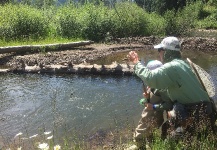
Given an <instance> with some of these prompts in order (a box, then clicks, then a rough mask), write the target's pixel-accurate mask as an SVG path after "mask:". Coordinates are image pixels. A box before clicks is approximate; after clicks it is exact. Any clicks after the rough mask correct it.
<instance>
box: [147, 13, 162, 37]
mask: <svg viewBox="0 0 217 150" xmlns="http://www.w3.org/2000/svg"><path fill="white" fill-rule="evenodd" d="M147 15H148V16H147V19H148V20H147V21H148V24H147V27H146V28H147V29H146V33H145V35H147V36H150V35H161V36H164V35H165V33H166V21H165V19H164V18H163V17H162V16H160V15H158V14H157V13H150V14H147Z"/></svg>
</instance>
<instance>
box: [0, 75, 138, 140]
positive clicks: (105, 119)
mask: <svg viewBox="0 0 217 150" xmlns="http://www.w3.org/2000/svg"><path fill="white" fill-rule="evenodd" d="M0 78H1V81H2V82H1V83H0V92H1V93H0V100H1V110H0V111H1V116H0V118H1V131H0V132H1V135H2V136H3V137H4V138H6V139H7V138H10V139H11V138H12V137H14V136H15V135H16V134H17V133H19V132H22V133H25V135H23V136H32V135H34V134H36V133H38V132H39V130H41V129H43V130H45V131H53V130H54V126H55V127H56V128H55V130H57V131H58V134H61V133H62V132H64V130H65V126H67V130H68V131H71V130H73V129H75V128H76V130H77V131H78V132H81V133H79V134H89V133H94V132H95V131H97V130H99V129H108V128H114V127H116V126H119V125H121V124H123V126H124V122H125V123H126V122H127V121H128V122H130V123H131V125H134V122H135V121H136V122H137V121H138V117H139V116H138V114H139V113H140V112H141V110H142V106H140V105H139V99H140V98H141V96H142V94H141V93H142V91H141V89H142V88H141V87H142V86H141V82H140V80H138V79H137V78H135V77H108V76H107V77H106V76H103V77H99V76H77V75H71V76H64V77H61V76H46V75H37V74H35V75H33V74H27V75H26V74H23V75H10V74H8V75H1V76H0ZM129 91H130V92H129ZM129 116H130V117H129ZM115 120H116V121H115ZM125 125H126V124H125ZM123 126H122V127H123ZM120 127H121V126H120ZM27 134H28V135H27Z"/></svg>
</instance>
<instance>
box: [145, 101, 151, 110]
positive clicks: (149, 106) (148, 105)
mask: <svg viewBox="0 0 217 150" xmlns="http://www.w3.org/2000/svg"><path fill="white" fill-rule="evenodd" d="M145 107H146V108H145V109H147V110H153V105H152V104H151V103H146V104H145Z"/></svg>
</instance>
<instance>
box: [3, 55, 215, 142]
mask: <svg viewBox="0 0 217 150" xmlns="http://www.w3.org/2000/svg"><path fill="white" fill-rule="evenodd" d="M139 55H140V56H145V57H143V58H142V57H141V59H143V60H144V61H147V60H149V59H150V58H157V57H158V56H157V53H156V52H153V51H140V52H139ZM183 55H184V57H189V58H190V59H192V61H193V62H195V63H196V64H198V65H200V66H201V67H203V68H205V70H206V71H207V72H208V73H210V74H211V76H212V77H213V78H214V82H215V85H216V84H217V82H216V81H217V74H216V72H217V62H216V61H217V59H216V56H214V55H210V54H204V53H201V52H197V53H195V52H193V53H192V52H183ZM117 56H118V57H115V59H116V60H123V59H124V58H125V56H126V55H125V54H121V53H120V54H117ZM111 58H112V57H111ZM111 58H109V57H108V59H104V60H105V61H107V60H109V61H113V60H112V59H111ZM0 80H1V82H0V102H1V105H0V112H1V113H0V132H1V133H0V136H2V137H1V138H3V139H4V141H6V140H8V139H12V138H13V137H14V136H15V135H16V134H17V133H19V132H22V133H23V136H24V137H31V136H32V135H35V134H37V133H39V132H41V130H43V131H54V130H55V134H58V135H59V136H62V135H63V134H66V133H68V134H69V136H71V131H73V130H76V131H77V133H78V134H79V135H89V134H93V133H95V132H96V131H99V130H107V129H112V128H123V127H124V126H131V127H132V129H133V128H134V126H135V125H137V122H138V119H139V117H140V113H141V111H142V109H143V107H142V106H141V105H139V99H140V98H142V86H141V81H140V80H139V79H138V78H137V77H135V76H126V77H125V76H117V77H109V76H78V75H65V76H49V75H39V74H19V75H16V74H1V75H0ZM1 138H0V139H1Z"/></svg>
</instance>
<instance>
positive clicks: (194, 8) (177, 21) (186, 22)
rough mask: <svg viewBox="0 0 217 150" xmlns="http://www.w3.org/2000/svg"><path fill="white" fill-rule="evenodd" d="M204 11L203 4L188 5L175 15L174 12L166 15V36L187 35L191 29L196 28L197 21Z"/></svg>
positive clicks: (168, 12)
mask: <svg viewBox="0 0 217 150" xmlns="http://www.w3.org/2000/svg"><path fill="white" fill-rule="evenodd" d="M201 10H202V3H199V2H198V3H192V4H188V5H187V6H186V7H185V8H184V9H182V10H179V11H178V12H177V13H175V11H174V10H171V11H167V12H166V13H165V14H164V18H165V20H166V34H168V35H175V36H179V35H186V34H187V33H188V32H189V30H190V29H192V28H194V27H195V20H197V19H198V16H199V14H200V12H201Z"/></svg>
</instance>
